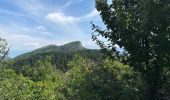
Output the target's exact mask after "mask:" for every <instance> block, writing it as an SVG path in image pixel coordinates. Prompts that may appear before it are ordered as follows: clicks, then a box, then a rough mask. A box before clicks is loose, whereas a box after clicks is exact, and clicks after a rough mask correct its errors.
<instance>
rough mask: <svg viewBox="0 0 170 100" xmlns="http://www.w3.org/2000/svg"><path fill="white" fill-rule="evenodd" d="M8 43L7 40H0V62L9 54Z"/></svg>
mask: <svg viewBox="0 0 170 100" xmlns="http://www.w3.org/2000/svg"><path fill="white" fill-rule="evenodd" d="M8 51H9V49H8V48H7V42H6V40H5V39H3V38H0V61H2V60H3V59H4V58H5V57H6V55H7V54H8Z"/></svg>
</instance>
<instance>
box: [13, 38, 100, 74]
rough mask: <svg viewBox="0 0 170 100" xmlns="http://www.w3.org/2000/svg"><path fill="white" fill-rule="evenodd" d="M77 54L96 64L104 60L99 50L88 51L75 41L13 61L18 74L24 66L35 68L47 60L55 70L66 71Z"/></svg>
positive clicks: (50, 46)
mask: <svg viewBox="0 0 170 100" xmlns="http://www.w3.org/2000/svg"><path fill="white" fill-rule="evenodd" d="M76 54H79V55H81V56H82V57H86V58H88V59H91V60H93V61H96V62H99V61H101V59H102V58H103V57H102V54H101V53H100V51H99V50H90V49H86V48H84V47H83V46H82V44H81V42H79V41H75V42H71V43H68V44H65V45H62V46H56V45H49V46H46V47H42V48H40V49H37V50H34V51H32V52H29V53H26V54H23V55H20V56H18V57H15V58H14V59H12V61H13V66H14V68H15V69H16V70H17V72H21V71H22V67H23V66H31V67H34V66H35V64H36V62H38V61H39V62H45V60H47V59H50V63H51V64H52V65H53V69H54V70H55V69H59V70H61V71H66V70H67V69H68V66H67V64H68V62H69V61H71V60H73V58H74V56H75V55H76Z"/></svg>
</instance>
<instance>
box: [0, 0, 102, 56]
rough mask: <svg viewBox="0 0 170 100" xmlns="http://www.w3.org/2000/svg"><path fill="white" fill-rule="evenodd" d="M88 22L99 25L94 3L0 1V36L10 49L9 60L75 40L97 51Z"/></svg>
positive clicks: (81, 0) (83, 0)
mask: <svg viewBox="0 0 170 100" xmlns="http://www.w3.org/2000/svg"><path fill="white" fill-rule="evenodd" d="M91 21H94V22H95V23H97V24H99V25H100V23H101V19H100V17H99V13H98V12H97V11H96V10H95V3H94V0H0V36H1V37H3V38H5V39H6V40H7V42H8V44H9V46H10V47H11V49H10V54H9V56H10V57H15V56H17V55H19V54H22V53H25V52H28V51H32V50H34V49H37V48H40V47H43V46H46V45H49V44H56V45H62V44H65V43H68V42H71V41H77V40H79V41H81V42H82V44H83V46H84V47H86V48H98V47H97V45H96V44H95V43H94V42H93V41H92V40H91V33H92V30H91V25H90V22H91Z"/></svg>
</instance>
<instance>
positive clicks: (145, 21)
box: [92, 0, 170, 100]
mask: <svg viewBox="0 0 170 100" xmlns="http://www.w3.org/2000/svg"><path fill="white" fill-rule="evenodd" d="M96 9H97V10H98V11H99V12H100V15H101V18H102V20H103V23H104V24H105V26H106V29H101V28H100V27H98V26H96V25H95V24H92V29H93V30H94V34H93V36H92V38H93V40H94V41H96V42H97V44H98V45H99V46H100V47H101V48H102V50H103V51H104V52H105V53H106V54H108V55H109V56H111V57H112V58H113V59H118V60H120V61H122V62H123V63H126V64H129V65H130V66H132V67H133V68H134V69H135V70H136V71H139V72H140V73H141V74H142V76H143V80H144V81H146V82H147V84H148V99H149V100H158V99H160V94H161V91H160V90H161V88H162V82H163V81H166V78H165V77H164V71H163V70H164V68H166V69H167V70H169V68H170V61H169V60H170V0H113V1H112V3H111V4H108V1H107V0H96ZM101 37H104V38H105V40H107V41H105V42H103V41H102V40H101V39H100V38H101ZM118 48H121V49H122V50H123V52H120V49H118Z"/></svg>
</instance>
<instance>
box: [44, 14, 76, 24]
mask: <svg viewBox="0 0 170 100" xmlns="http://www.w3.org/2000/svg"><path fill="white" fill-rule="evenodd" d="M45 19H47V20H49V21H51V22H55V23H57V24H64V25H66V24H74V23H76V22H77V21H79V18H77V17H74V16H66V15H65V14H64V13H62V12H54V13H49V14H48V15H47V16H46V17H45Z"/></svg>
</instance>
